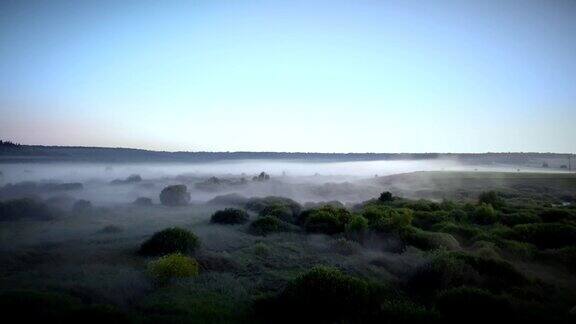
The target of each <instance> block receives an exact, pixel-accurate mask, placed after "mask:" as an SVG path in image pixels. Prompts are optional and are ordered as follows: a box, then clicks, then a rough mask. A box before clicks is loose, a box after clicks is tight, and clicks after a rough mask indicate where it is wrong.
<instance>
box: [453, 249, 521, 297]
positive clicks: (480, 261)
mask: <svg viewBox="0 0 576 324" xmlns="http://www.w3.org/2000/svg"><path fill="white" fill-rule="evenodd" d="M452 257H454V258H455V259H457V260H462V261H464V262H465V263H466V264H468V265H470V266H471V267H472V268H474V270H476V271H477V272H478V273H479V274H480V275H481V276H482V279H483V280H482V286H483V287H486V288H489V289H496V290H500V289H505V288H507V287H512V286H518V285H522V284H525V283H526V282H527V279H526V278H525V277H524V275H522V274H521V273H520V272H518V270H516V269H515V268H514V266H512V264H510V263H509V262H507V261H504V260H499V259H492V258H484V257H480V256H476V255H470V254H466V253H462V252H452Z"/></svg>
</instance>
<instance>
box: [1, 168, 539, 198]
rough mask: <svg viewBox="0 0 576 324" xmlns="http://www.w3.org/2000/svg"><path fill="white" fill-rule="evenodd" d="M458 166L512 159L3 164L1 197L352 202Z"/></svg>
mask: <svg viewBox="0 0 576 324" xmlns="http://www.w3.org/2000/svg"><path fill="white" fill-rule="evenodd" d="M463 170H469V171H473V170H476V171H483V170H486V171H488V170H489V171H514V172H516V171H517V169H516V168H514V167H513V166H502V167H500V166H482V167H478V166H470V165H463V164H460V163H458V162H456V161H453V160H426V161H424V160H422V161H358V162H301V161H266V160H240V161H221V162H211V163H188V164H183V163H180V164H177V163H151V164H144V163H117V164H114V163H107V164H104V163H66V162H62V163H25V164H2V165H0V172H1V176H0V185H1V186H3V188H1V189H0V199H10V198H21V197H30V196H31V197H40V198H43V199H50V198H53V199H61V200H62V199H64V198H73V199H86V200H89V201H91V202H92V203H94V204H96V205H106V204H118V203H131V202H133V201H134V200H135V199H137V198H139V197H146V198H150V199H152V200H153V201H154V202H155V203H158V195H159V193H160V191H161V190H162V189H163V188H164V187H165V186H167V185H172V184H184V185H186V186H187V187H188V190H189V192H190V193H191V200H192V202H193V203H201V202H206V201H208V200H210V199H212V198H214V197H216V196H219V195H225V194H230V193H237V194H240V195H243V196H246V197H259V196H270V195H275V196H283V197H288V198H292V199H295V200H297V201H299V202H301V203H304V202H309V201H312V202H318V201H331V200H339V201H341V202H344V203H346V202H348V203H354V202H359V201H362V200H366V199H369V198H372V197H374V196H375V195H377V194H378V193H379V192H381V191H382V186H381V185H380V184H379V183H378V182H375V181H372V180H373V179H375V178H376V177H381V176H387V175H393V174H400V173H408V172H415V171H463ZM522 171H529V170H528V169H525V168H524V169H523V170H522ZM262 172H264V173H265V174H266V175H269V179H268V178H266V179H258V178H257V176H258V175H259V174H260V173H262ZM255 177H256V178H255ZM404 189H407V188H404ZM414 189H418V188H414Z"/></svg>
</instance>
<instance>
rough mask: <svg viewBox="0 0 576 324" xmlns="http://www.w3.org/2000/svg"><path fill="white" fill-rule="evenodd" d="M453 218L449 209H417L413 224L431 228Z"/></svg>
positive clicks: (422, 227)
mask: <svg viewBox="0 0 576 324" xmlns="http://www.w3.org/2000/svg"><path fill="white" fill-rule="evenodd" d="M450 220H452V218H451V217H450V214H449V213H448V212H447V211H443V210H438V211H433V212H425V211H417V212H415V213H414V219H413V220H412V225H414V226H416V227H419V228H421V229H430V228H431V227H432V225H434V224H437V223H441V222H447V221H450Z"/></svg>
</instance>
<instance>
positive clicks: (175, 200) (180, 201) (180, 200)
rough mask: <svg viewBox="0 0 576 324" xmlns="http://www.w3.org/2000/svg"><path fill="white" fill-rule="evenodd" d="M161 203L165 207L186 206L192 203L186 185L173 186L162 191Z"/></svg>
mask: <svg viewBox="0 0 576 324" xmlns="http://www.w3.org/2000/svg"><path fill="white" fill-rule="evenodd" d="M160 202H161V203H162V205H165V206H184V205H188V203H189V202H190V193H189V192H188V188H187V187H186V186H185V185H173V186H168V187H166V188H164V189H162V192H160Z"/></svg>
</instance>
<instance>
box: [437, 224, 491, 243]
mask: <svg viewBox="0 0 576 324" xmlns="http://www.w3.org/2000/svg"><path fill="white" fill-rule="evenodd" d="M432 230H433V231H435V232H442V233H449V234H452V235H454V236H455V237H457V238H459V239H460V240H462V241H463V242H465V243H469V242H471V241H473V239H474V238H475V237H477V236H478V235H480V234H482V230H481V229H479V228H477V227H475V226H472V225H467V224H454V223H452V222H444V223H438V224H435V225H434V226H432Z"/></svg>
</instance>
